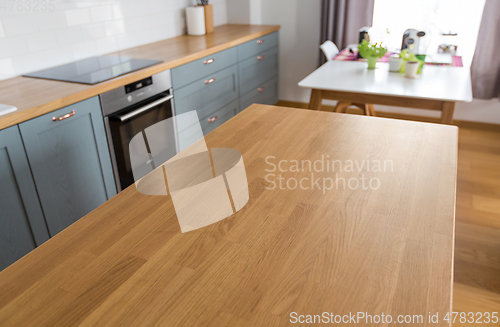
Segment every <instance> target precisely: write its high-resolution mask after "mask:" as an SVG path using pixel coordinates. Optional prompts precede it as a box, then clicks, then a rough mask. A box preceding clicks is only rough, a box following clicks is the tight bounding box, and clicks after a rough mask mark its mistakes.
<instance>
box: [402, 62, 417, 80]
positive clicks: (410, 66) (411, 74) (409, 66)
mask: <svg viewBox="0 0 500 327" xmlns="http://www.w3.org/2000/svg"><path fill="white" fill-rule="evenodd" d="M419 67H420V61H408V62H406V72H405V76H406V77H408V78H415V77H417V71H418V68H419Z"/></svg>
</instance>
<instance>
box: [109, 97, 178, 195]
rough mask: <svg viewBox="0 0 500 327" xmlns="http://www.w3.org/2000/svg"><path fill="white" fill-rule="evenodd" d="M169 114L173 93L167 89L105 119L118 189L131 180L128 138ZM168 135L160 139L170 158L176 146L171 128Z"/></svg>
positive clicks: (132, 181)
mask: <svg viewBox="0 0 500 327" xmlns="http://www.w3.org/2000/svg"><path fill="white" fill-rule="evenodd" d="M173 113H174V108H173V95H172V93H171V91H170V92H165V93H162V94H159V95H158V96H156V97H153V98H150V99H148V100H146V101H144V102H141V103H138V104H137V105H134V106H131V107H129V108H126V109H123V110H121V111H119V112H117V113H115V114H112V115H110V116H108V117H106V118H105V122H106V125H107V127H108V131H109V135H108V136H109V137H110V138H111V141H110V145H111V146H110V148H111V154H112V159H113V166H114V167H113V168H114V170H115V179H116V181H117V189H118V192H120V191H121V190H123V189H125V188H126V187H128V186H129V185H131V184H133V183H134V175H133V173H132V167H131V164H130V154H129V143H130V141H131V140H132V138H133V137H134V136H135V135H137V134H138V133H141V132H143V131H144V130H145V129H146V128H148V127H149V126H151V125H154V124H156V123H158V122H160V121H162V120H165V119H167V118H171V117H172V115H173ZM170 134H171V135H167V137H166V139H165V140H162V142H165V145H166V148H168V149H171V150H170V151H168V154H169V157H173V156H174V155H175V154H176V153H177V152H178V145H177V139H176V135H175V131H172V132H171V133H170ZM146 146H147V142H146ZM148 151H149V148H148ZM113 152H114V153H113ZM149 152H150V153H151V151H149Z"/></svg>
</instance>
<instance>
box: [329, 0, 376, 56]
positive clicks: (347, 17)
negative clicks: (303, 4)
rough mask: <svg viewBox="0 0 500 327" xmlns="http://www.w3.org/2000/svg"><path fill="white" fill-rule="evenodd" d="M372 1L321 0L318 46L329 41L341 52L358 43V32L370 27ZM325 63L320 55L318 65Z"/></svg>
mask: <svg viewBox="0 0 500 327" xmlns="http://www.w3.org/2000/svg"><path fill="white" fill-rule="evenodd" d="M373 3H374V0H322V7H321V39H320V44H322V43H323V42H325V41H326V40H331V41H333V43H335V44H336V45H337V47H338V48H339V49H340V50H342V49H343V48H345V47H346V46H347V45H349V44H352V43H358V31H359V29H360V28H362V27H364V26H371V25H372V19H373ZM325 61H326V59H325V57H324V56H323V55H322V54H321V53H320V64H323V63H324V62H325Z"/></svg>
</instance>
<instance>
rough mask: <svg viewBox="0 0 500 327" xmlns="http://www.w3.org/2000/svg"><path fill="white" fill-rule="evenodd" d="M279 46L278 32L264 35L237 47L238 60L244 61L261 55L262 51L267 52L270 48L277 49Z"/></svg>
mask: <svg viewBox="0 0 500 327" xmlns="http://www.w3.org/2000/svg"><path fill="white" fill-rule="evenodd" d="M278 44H279V36H278V32H274V33H272V34H268V35H264V36H263V37H260V38H258V39H255V40H252V41H249V42H247V43H243V44H242V45H240V46H238V59H239V60H240V61H241V60H244V59H246V58H249V57H252V56H254V55H257V54H258V53H261V52H263V51H266V50H269V49H271V48H274V47H277V46H278Z"/></svg>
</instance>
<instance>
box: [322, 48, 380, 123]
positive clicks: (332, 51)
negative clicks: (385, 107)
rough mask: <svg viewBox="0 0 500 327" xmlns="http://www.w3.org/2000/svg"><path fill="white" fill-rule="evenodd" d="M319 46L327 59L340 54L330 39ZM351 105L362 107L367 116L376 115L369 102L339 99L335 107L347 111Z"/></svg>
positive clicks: (338, 110) (337, 110) (339, 110)
mask: <svg viewBox="0 0 500 327" xmlns="http://www.w3.org/2000/svg"><path fill="white" fill-rule="evenodd" d="M319 48H320V49H321V51H323V54H324V55H325V57H326V60H327V61H329V60H332V59H333V58H334V57H335V56H336V55H337V54H339V48H337V46H336V45H335V43H333V42H332V41H330V40H328V41H325V42H324V43H323V44H322V45H320V46H319ZM351 106H356V107H358V108H360V109H361V110H363V112H364V113H365V115H367V116H376V114H375V109H374V108H373V104H368V103H353V102H347V101H339V102H338V103H337V106H336V107H335V112H341V113H346V112H347V108H349V107H351Z"/></svg>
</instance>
